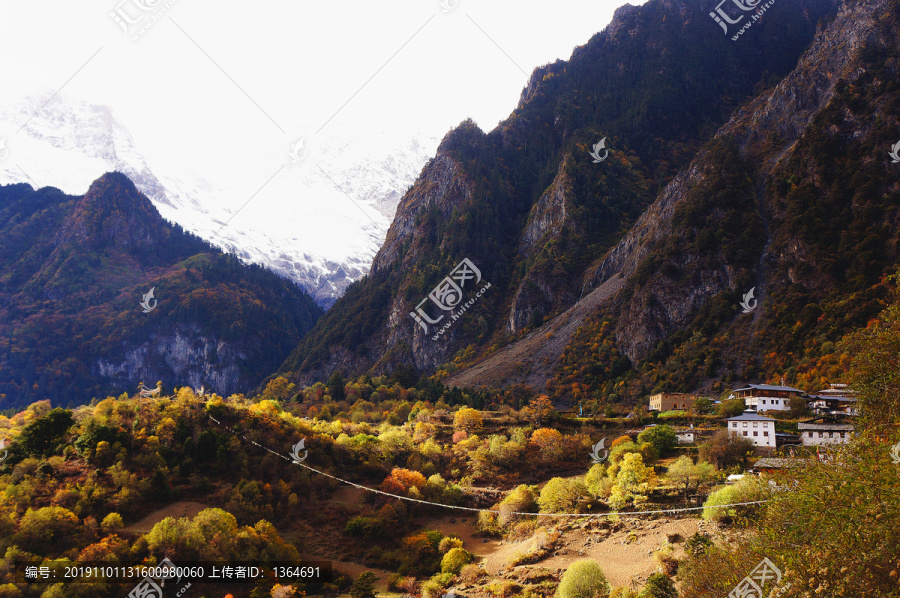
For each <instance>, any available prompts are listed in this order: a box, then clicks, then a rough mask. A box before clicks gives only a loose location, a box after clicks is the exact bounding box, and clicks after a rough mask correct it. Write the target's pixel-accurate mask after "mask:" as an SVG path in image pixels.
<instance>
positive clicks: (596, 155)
mask: <svg viewBox="0 0 900 598" xmlns="http://www.w3.org/2000/svg"><path fill="white" fill-rule="evenodd" d="M600 150H604V154H603V157H602V158H601V157H600ZM590 154H591V158H593V159H594V164H599V163H600V162H603V161H604V160H606V158H607V157H608V156H609V150H608V149H606V137H604V138H603V139H601V140H600V141H598V142H597V143H595V144H594V150H593V151H592V152H590Z"/></svg>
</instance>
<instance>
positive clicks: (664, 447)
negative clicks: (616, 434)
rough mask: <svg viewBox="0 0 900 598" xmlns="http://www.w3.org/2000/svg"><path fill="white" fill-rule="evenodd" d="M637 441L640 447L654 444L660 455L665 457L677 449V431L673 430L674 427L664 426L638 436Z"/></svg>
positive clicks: (648, 429) (653, 428)
mask: <svg viewBox="0 0 900 598" xmlns="http://www.w3.org/2000/svg"><path fill="white" fill-rule="evenodd" d="M637 441H638V444H639V445H640V444H642V443H644V442H650V443H652V444H653V446H654V447H656V451H657V452H658V453H659V455H660V456H664V455H665V454H666V453H668V452H669V451H671V450H672V449H673V448H674V447H675V444H676V443H677V442H678V437H677V436H675V430H673V429H672V426H667V425H665V424H663V425H661V426H653V427H652V428H647V429H646V430H644V431H643V432H641V433H640V434H638V437H637Z"/></svg>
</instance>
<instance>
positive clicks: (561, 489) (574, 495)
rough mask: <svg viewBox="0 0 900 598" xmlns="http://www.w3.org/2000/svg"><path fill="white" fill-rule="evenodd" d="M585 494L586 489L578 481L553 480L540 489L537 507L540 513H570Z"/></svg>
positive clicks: (582, 483) (586, 492)
mask: <svg viewBox="0 0 900 598" xmlns="http://www.w3.org/2000/svg"><path fill="white" fill-rule="evenodd" d="M587 494H588V491H587V487H586V486H585V485H584V482H582V481H580V480H567V479H566V478H553V479H551V480H550V481H549V482H547V484H546V485H545V486H544V487H543V489H541V495H540V497H538V505H540V507H541V512H542V513H570V512H572V511H574V509H575V505H576V504H578V501H579V500H580V499H582V498H584V497H586V496H587Z"/></svg>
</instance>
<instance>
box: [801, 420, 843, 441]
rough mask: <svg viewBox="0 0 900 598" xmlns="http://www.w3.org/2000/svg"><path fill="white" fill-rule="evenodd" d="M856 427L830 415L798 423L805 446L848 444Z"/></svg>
mask: <svg viewBox="0 0 900 598" xmlns="http://www.w3.org/2000/svg"><path fill="white" fill-rule="evenodd" d="M854 429H855V428H854V426H853V424H848V423H844V422H841V421H839V420H836V419H833V418H829V417H817V418H815V419H811V420H808V421H805V422H803V423H799V424H797V430H799V431H800V440H801V442H803V446H820V445H823V444H846V443H848V442H850V437H851V436H853V431H854Z"/></svg>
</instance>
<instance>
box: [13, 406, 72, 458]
mask: <svg viewBox="0 0 900 598" xmlns="http://www.w3.org/2000/svg"><path fill="white" fill-rule="evenodd" d="M74 425H75V419H74V418H73V417H72V412H71V411H69V410H68V409H61V408H60V407H57V408H55V409H53V410H52V411H50V413H48V414H47V415H45V416H43V417H39V418H38V419H36V420H34V421H33V422H31V423H30V424H28V425H27V426H25V429H24V430H22V433H21V434H20V435H19V438H18V446H20V447H21V448H22V449H23V450H24V451H25V452H26V453H27V454H30V455H40V456H45V457H46V456H49V455H50V454H51V453H52V452H53V450H54V449H55V448H56V447H57V445H58V444H59V443H60V442H61V441H62V438H63V436H64V435H65V433H66V432H68V431H69V428H71V427H72V426H74Z"/></svg>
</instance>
